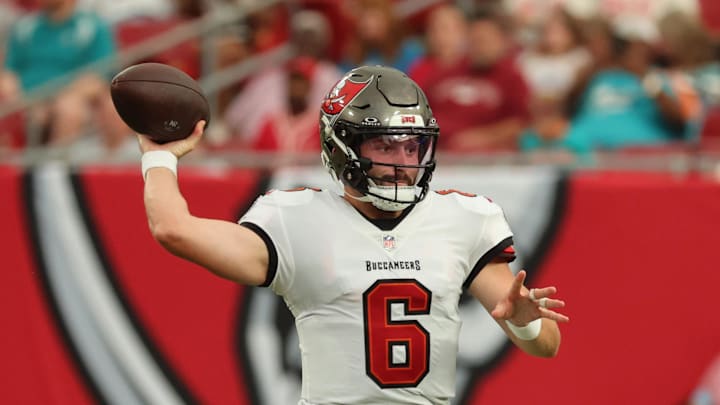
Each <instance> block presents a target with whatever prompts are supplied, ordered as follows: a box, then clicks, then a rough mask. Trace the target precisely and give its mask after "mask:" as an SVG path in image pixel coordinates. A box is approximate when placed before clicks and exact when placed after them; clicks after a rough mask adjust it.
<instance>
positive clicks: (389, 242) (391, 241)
mask: <svg viewBox="0 0 720 405" xmlns="http://www.w3.org/2000/svg"><path fill="white" fill-rule="evenodd" d="M383 247H384V248H385V250H393V249H395V237H394V236H392V235H385V236H383Z"/></svg>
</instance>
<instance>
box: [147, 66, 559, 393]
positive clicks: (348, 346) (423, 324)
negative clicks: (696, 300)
mask: <svg viewBox="0 0 720 405" xmlns="http://www.w3.org/2000/svg"><path fill="white" fill-rule="evenodd" d="M203 126H204V122H200V123H198V125H197V127H196V129H195V132H194V133H193V134H192V135H191V136H190V137H189V138H186V139H184V140H180V141H176V142H172V143H168V144H164V145H158V144H155V143H153V142H151V141H150V140H148V139H147V138H146V137H144V136H139V137H138V138H139V141H140V146H141V149H142V151H143V152H144V153H143V158H142V163H143V167H142V169H143V175H144V177H145V194H144V196H145V207H146V211H147V217H148V221H149V225H150V229H151V231H152V234H153V236H154V237H155V239H156V240H157V241H158V242H159V243H160V244H162V245H163V246H164V247H165V248H166V249H167V250H169V251H170V252H172V253H174V254H175V255H178V256H180V257H183V258H185V259H188V260H190V261H192V262H195V263H197V264H199V265H201V266H203V267H205V268H207V269H208V270H210V271H211V272H213V273H215V274H217V275H218V276H221V277H224V278H227V279H230V280H233V281H235V282H238V283H241V284H245V285H253V286H262V287H268V288H270V289H271V290H272V291H273V292H275V293H276V294H278V295H280V296H282V297H283V299H284V301H285V303H286V304H287V306H288V308H289V309H290V311H291V312H292V314H293V315H294V317H295V325H296V328H297V332H298V337H299V346H300V352H301V357H302V392H301V398H299V403H300V404H330V403H332V404H338V403H340V404H395V403H398V404H401V403H408V404H410V403H412V404H447V403H449V402H450V401H451V399H452V397H453V396H454V394H455V393H454V388H455V366H456V355H457V348H458V334H459V330H460V324H461V321H460V317H459V314H458V301H459V299H460V296H461V294H462V292H463V290H464V289H466V290H468V291H469V292H470V293H471V294H472V295H473V296H474V297H475V298H476V299H477V300H479V301H480V303H481V304H482V305H483V306H484V307H485V308H486V309H487V311H488V312H490V314H491V315H492V316H493V317H494V318H495V319H496V320H497V322H498V324H499V325H500V327H501V328H502V329H503V330H504V331H505V332H506V333H507V335H508V337H509V338H510V339H511V340H512V341H513V342H514V343H515V344H516V345H517V346H518V347H519V348H520V349H522V350H523V351H525V352H527V353H529V354H531V355H536V356H543V357H552V356H555V355H556V353H557V351H558V348H559V345H560V331H559V328H558V325H557V322H567V321H568V317H567V316H565V315H563V314H561V313H559V312H556V310H557V309H558V308H562V307H563V306H564V305H565V304H564V302H563V301H561V300H559V299H556V298H554V295H555V294H556V289H555V287H544V288H533V289H528V288H526V287H525V286H524V280H525V276H526V274H525V271H520V272H518V274H517V275H513V273H512V271H511V269H510V267H509V265H508V262H509V261H511V260H513V259H514V257H515V256H514V250H513V239H512V236H513V235H512V232H511V230H510V227H509V226H508V224H507V222H506V220H505V217H504V215H503V211H502V209H501V208H500V207H499V206H498V205H497V204H495V203H493V202H491V201H490V200H488V199H486V198H483V197H479V196H475V195H473V194H468V193H463V192H458V191H453V190H450V191H431V190H430V188H429V185H430V180H431V178H432V174H433V171H434V169H435V146H436V144H437V138H438V136H439V135H440V128H439V126H438V123H437V122H436V120H435V118H433V115H432V111H431V109H430V106H429V105H428V103H427V99H426V98H425V95H424V93H423V92H422V90H421V89H420V88H419V87H418V86H417V85H416V84H415V83H414V82H413V81H412V80H411V79H409V78H408V77H407V76H406V75H405V74H403V73H402V72H400V71H398V70H395V69H392V68H388V67H382V66H372V67H370V66H364V67H359V68H356V69H353V70H351V71H350V72H348V73H347V74H346V75H345V76H344V77H343V78H342V79H341V80H340V81H339V82H338V83H337V84H336V85H335V87H334V88H333V89H332V90H331V91H330V92H329V93H328V96H327V97H326V99H325V101H324V102H323V103H322V105H321V112H320V143H321V147H322V153H321V156H322V162H323V164H324V165H325V167H327V169H328V170H329V172H330V175H331V176H332V177H333V179H334V180H335V181H336V183H337V184H338V185H339V187H338V190H319V189H311V188H304V189H296V190H288V191H272V192H270V193H268V194H266V195H264V196H261V197H259V198H258V199H257V200H256V201H255V204H254V205H253V206H252V208H250V210H249V211H248V212H247V213H246V214H245V215H244V216H243V217H242V218H241V219H240V221H239V225H238V224H235V223H231V222H225V221H218V220H213V219H205V218H199V217H196V216H194V215H192V214H191V213H190V211H189V210H188V206H187V203H186V202H185V200H184V198H183V196H182V194H181V192H180V190H179V188H178V183H177V180H176V176H175V173H176V164H177V158H179V157H181V156H183V155H185V154H186V153H188V152H190V151H191V150H192V149H193V148H194V147H195V145H196V144H197V142H198V141H199V140H200V138H201V136H202V128H203ZM478 344H482V342H478Z"/></svg>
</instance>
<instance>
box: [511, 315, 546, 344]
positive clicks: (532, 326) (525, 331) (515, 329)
mask: <svg viewBox="0 0 720 405" xmlns="http://www.w3.org/2000/svg"><path fill="white" fill-rule="evenodd" d="M505 324H506V325H507V326H508V329H510V331H511V332H512V333H513V334H514V335H515V336H516V337H517V338H518V339H520V340H534V339H535V338H537V337H538V336H540V330H541V329H542V318H538V319H536V320H534V321H532V322H530V323H529V324H527V325H525V326H515V325H513V323H512V322H510V321H508V320H505Z"/></svg>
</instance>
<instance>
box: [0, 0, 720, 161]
mask: <svg viewBox="0 0 720 405" xmlns="http://www.w3.org/2000/svg"><path fill="white" fill-rule="evenodd" d="M255 3H257V2H251V1H242V0H236V1H231V0H214V1H212V0H122V1H120V0H12V1H9V2H4V3H2V4H0V39H1V40H2V41H0V42H1V43H2V45H1V46H2V47H1V48H0V50H1V51H2V52H1V54H0V58H1V59H2V68H1V69H0V107H2V106H3V105H8V104H10V103H13V102H17V101H18V100H22V99H23V97H26V96H27V95H31V94H33V92H34V91H38V89H41V90H42V89H47V88H48V87H47V86H48V83H55V84H58V83H57V82H58V81H59V82H60V83H59V85H58V86H57V90H52V94H53V97H52V98H51V99H50V101H46V102H41V103H35V104H33V105H32V106H31V108H28V109H26V110H22V111H19V112H15V113H13V114H9V115H6V116H3V117H0V124H2V125H0V148H10V149H17V150H21V149H22V148H24V147H26V146H27V145H28V144H32V143H33V142H30V141H29V140H28V137H27V134H28V132H29V130H30V127H32V128H33V129H36V130H38V131H39V134H40V136H39V137H38V138H37V143H39V144H41V145H44V146H48V147H53V148H63V150H66V151H67V152H68V153H69V154H70V155H71V156H72V155H76V156H85V157H87V156H93V157H94V158H97V157H98V156H100V157H104V158H108V159H110V158H118V159H124V158H128V157H131V156H134V155H135V154H137V153H139V152H138V151H137V147H136V145H135V140H134V137H133V136H132V133H131V131H130V130H129V128H127V127H126V126H125V124H124V123H123V122H122V120H120V119H119V117H118V116H117V114H116V113H115V111H114V108H113V107H112V103H111V100H110V97H109V87H108V83H109V79H110V78H111V77H112V75H113V74H114V73H117V71H119V70H120V69H121V68H123V67H124V66H117V64H115V65H112V68H111V69H110V68H108V69H103V70H96V71H90V72H89V71H86V70H83V68H84V67H87V66H88V65H90V64H93V63H96V62H98V61H101V60H107V59H112V58H114V57H116V56H117V55H119V54H120V53H121V52H122V51H123V50H125V49H127V48H128V47H130V46H132V45H136V44H138V43H141V42H142V41H146V40H149V39H151V38H153V37H154V36H155V35H157V34H159V33H162V32H165V31H166V30H168V29H170V28H172V27H176V26H179V25H182V24H183V23H185V22H188V21H193V20H196V19H198V18H202V17H203V16H207V15H208V14H209V13H210V12H212V10H213V9H217V8H218V7H223V6H225V7H227V6H228V5H229V4H236V6H237V7H242V6H244V5H250V4H255ZM418 4H421V6H418ZM718 20H720V9H718V7H717V6H715V2H713V1H711V0H707V1H705V0H674V1H673V0H665V1H650V0H596V1H574V0H565V1H563V0H504V1H492V0H484V1H483V0H456V1H434V2H425V3H422V2H416V1H401V0H347V1H333V0H293V1H288V2H277V3H273V4H271V5H269V6H266V7H261V8H260V9H259V10H256V11H253V12H252V13H251V14H249V15H247V16H246V17H245V18H243V19H242V20H241V21H238V22H237V23H234V24H231V26H223V27H220V28H221V29H220V30H219V31H218V32H219V33H215V35H213V36H212V40H211V41H207V40H203V39H202V38H197V39H195V40H191V41H185V42H183V43H181V44H179V45H176V46H173V47H171V48H170V49H167V50H165V51H162V52H159V53H157V54H155V55H153V56H151V57H149V58H147V59H146V60H143V61H157V62H162V63H168V64H171V65H174V66H176V67H178V68H180V69H182V70H184V71H186V72H187V73H189V74H190V75H191V76H193V77H195V78H200V77H202V76H205V75H207V74H211V73H213V72H216V71H220V70H222V69H224V68H225V67H228V66H233V65H235V64H238V63H241V62H243V61H245V60H248V59H249V58H251V57H253V56H254V55H259V54H262V53H264V52H266V51H269V50H272V49H275V48H276V47H278V46H280V45H283V44H289V45H290V47H291V49H292V50H293V54H294V56H293V57H292V58H291V60H290V61H289V62H287V63H284V64H280V65H278V66H270V67H267V68H264V69H261V70H259V71H257V72H256V73H255V74H253V75H251V76H250V77H248V78H246V79H243V80H240V81H238V82H237V83H234V84H233V85H232V86H229V87H228V88H225V89H223V90H222V91H219V92H217V94H209V96H210V97H213V98H214V100H215V101H216V102H217V104H216V105H217V111H216V116H215V117H213V120H212V131H210V136H209V137H208V140H207V145H206V146H207V147H208V148H213V149H222V150H258V151H283V152H298V151H301V152H302V151H315V150H319V148H320V145H319V144H318V142H317V131H318V126H317V119H318V116H317V107H318V105H319V103H320V102H321V100H322V99H323V97H324V96H325V92H326V91H327V90H328V89H329V88H331V86H332V85H333V84H334V83H335V82H336V81H337V80H338V79H339V78H340V75H341V72H343V71H345V70H347V69H348V68H350V67H352V66H357V65H361V64H385V65H390V66H394V67H396V68H398V69H400V70H402V71H404V72H406V73H407V74H408V75H409V76H410V77H411V78H413V79H414V80H415V81H416V82H417V83H418V84H419V85H420V86H421V87H422V88H423V89H424V90H425V92H426V93H427V96H428V98H429V101H430V104H431V105H432V106H433V111H434V113H435V116H436V118H437V119H438V122H439V124H440V126H441V128H442V136H441V138H440V144H439V147H440V148H441V150H443V151H448V152H455V153H486V152H493V151H532V150H547V149H552V150H561V151H568V152H571V153H576V154H585V153H588V152H593V151H597V150H633V149H640V150H646V149H648V148H650V149H653V148H655V149H662V148H671V149H672V148H697V147H698V146H699V147H703V148H711V147H712V145H716V144H717V143H716V142H717V141H715V140H714V139H720V118H719V117H720V62H719V59H718V55H719V54H720V52H718V49H720V48H719V47H718V45H719V44H720V42H718V40H719V39H720V35H719V33H720V30H718V28H720V24H718ZM203 47H206V48H207V47H211V52H207V49H203ZM208 55H210V56H208ZM208 57H212V60H210V61H208V60H203V58H208ZM137 62H140V61H133V63H137ZM97 66H110V65H97ZM208 67H209V68H208ZM80 71H82V72H83V73H82V74H76V73H77V72H80ZM58 78H60V79H58ZM45 91H50V90H45ZM0 110H1V109H0Z"/></svg>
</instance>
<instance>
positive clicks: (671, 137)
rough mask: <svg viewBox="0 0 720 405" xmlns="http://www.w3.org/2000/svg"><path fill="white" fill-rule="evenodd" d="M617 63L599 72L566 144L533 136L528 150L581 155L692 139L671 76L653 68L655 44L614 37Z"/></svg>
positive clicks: (527, 143)
mask: <svg viewBox="0 0 720 405" xmlns="http://www.w3.org/2000/svg"><path fill="white" fill-rule="evenodd" d="M614 34H615V35H616V36H617V37H616V38H615V43H614V45H615V49H614V59H615V62H614V63H613V65H612V66H610V67H608V68H605V69H602V70H600V71H598V72H596V73H595V74H594V75H593V76H592V77H591V79H590V80H589V81H588V83H587V85H586V86H585V88H584V91H583V92H582V93H581V94H582V95H581V97H580V98H579V100H578V102H577V104H576V105H575V107H576V109H575V113H574V115H573V116H572V118H571V120H570V125H569V128H568V130H567V132H566V133H565V136H564V137H563V138H562V139H559V140H554V141H545V140H542V139H539V137H537V136H533V135H532V134H528V135H526V136H524V137H523V139H522V140H521V146H522V147H523V148H524V149H525V150H529V149H534V148H537V147H551V148H564V149H568V150H571V151H573V152H577V153H580V154H585V153H589V152H592V151H596V150H616V149H622V148H627V147H645V146H658V145H665V144H668V143H672V142H674V141H683V140H686V139H688V137H689V136H690V134H692V132H693V131H692V129H693V125H692V124H693V123H691V122H688V118H687V117H686V116H685V114H684V112H683V109H682V106H681V104H680V101H679V100H678V98H677V97H676V96H675V94H673V90H672V86H671V85H670V80H669V77H668V76H667V75H666V74H665V73H664V72H662V71H660V70H657V69H655V68H653V65H652V63H653V60H654V56H655V55H654V53H653V48H652V46H651V45H652V40H651V38H648V37H647V36H645V37H642V36H638V35H632V34H637V32H636V31H635V32H633V31H630V32H622V30H619V31H618V32H615V33H614Z"/></svg>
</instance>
